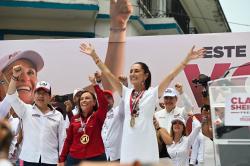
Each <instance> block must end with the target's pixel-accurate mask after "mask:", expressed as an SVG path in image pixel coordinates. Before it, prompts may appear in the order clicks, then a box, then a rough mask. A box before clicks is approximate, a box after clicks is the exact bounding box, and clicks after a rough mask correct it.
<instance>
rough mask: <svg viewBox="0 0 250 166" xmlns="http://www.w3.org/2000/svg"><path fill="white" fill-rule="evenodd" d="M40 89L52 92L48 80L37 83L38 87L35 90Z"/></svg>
mask: <svg viewBox="0 0 250 166" xmlns="http://www.w3.org/2000/svg"><path fill="white" fill-rule="evenodd" d="M39 89H43V90H45V91H46V92H47V93H49V94H51V86H50V84H49V83H48V82H46V81H40V82H38V83H37V84H36V89H35V91H37V90H39Z"/></svg>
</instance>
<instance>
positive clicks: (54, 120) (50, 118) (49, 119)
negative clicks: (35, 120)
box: [47, 117, 56, 122]
mask: <svg viewBox="0 0 250 166" xmlns="http://www.w3.org/2000/svg"><path fill="white" fill-rule="evenodd" d="M47 119H49V120H51V121H53V122H56V120H55V119H52V118H50V117H47Z"/></svg>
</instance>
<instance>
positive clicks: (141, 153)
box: [121, 86, 159, 163]
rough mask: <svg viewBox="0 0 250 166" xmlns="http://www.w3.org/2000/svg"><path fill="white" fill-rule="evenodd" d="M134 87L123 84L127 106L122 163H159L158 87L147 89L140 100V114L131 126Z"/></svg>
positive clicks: (123, 93) (123, 95)
mask: <svg viewBox="0 0 250 166" xmlns="http://www.w3.org/2000/svg"><path fill="white" fill-rule="evenodd" d="M132 90H133V89H129V88H127V87H125V86H123V90H122V98H123V101H124V107H125V119H124V125H123V137H122V145H121V163H132V162H134V161H135V160H139V161H140V162H142V163H158V162H159V152H158V144H157V138H156V132H155V128H154V125H153V115H154V111H155V106H156V103H157V101H158V87H155V88H149V89H148V90H146V91H145V92H144V94H143V96H142V97H141V99H140V100H139V116H138V117H136V118H135V126H134V127H131V126H130V119H131V112H130V96H131V93H132Z"/></svg>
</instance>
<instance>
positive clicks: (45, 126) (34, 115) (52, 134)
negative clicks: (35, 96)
mask: <svg viewBox="0 0 250 166" xmlns="http://www.w3.org/2000/svg"><path fill="white" fill-rule="evenodd" d="M6 99H7V100H8V102H9V103H10V104H11V106H12V107H13V108H14V111H15V112H16V114H17V115H18V116H19V117H20V118H21V119H22V121H23V135H24V137H23V145H22V150H21V154H20V156H19V158H20V159H22V160H24V161H27V162H34V163H37V162H39V159H40V156H41V162H42V163H47V164H57V163H58V156H59V154H60V152H61V150H62V146H63V142H64V138H65V128H64V120H63V116H62V114H61V113H60V112H59V111H57V110H55V109H53V110H52V111H49V112H48V113H46V114H43V113H42V112H41V111H40V110H39V109H38V108H37V107H36V105H30V104H25V103H24V102H23V101H21V100H20V99H19V97H18V94H17V92H16V93H14V94H12V95H7V96H6Z"/></svg>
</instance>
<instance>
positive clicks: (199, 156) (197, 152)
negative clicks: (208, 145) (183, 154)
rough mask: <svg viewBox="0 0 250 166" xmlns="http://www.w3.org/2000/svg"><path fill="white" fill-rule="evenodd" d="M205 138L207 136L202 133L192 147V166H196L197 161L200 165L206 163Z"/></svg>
mask: <svg viewBox="0 0 250 166" xmlns="http://www.w3.org/2000/svg"><path fill="white" fill-rule="evenodd" d="M204 137H205V136H204V135H203V134H202V132H201V131H200V132H199V134H198V136H197V137H196V139H195V141H194V143H193V145H192V152H191V156H190V162H189V163H190V164H193V165H196V160H197V161H198V165H201V164H202V163H204V150H205V147H204V146H205V144H204ZM198 165H197V166H198Z"/></svg>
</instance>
